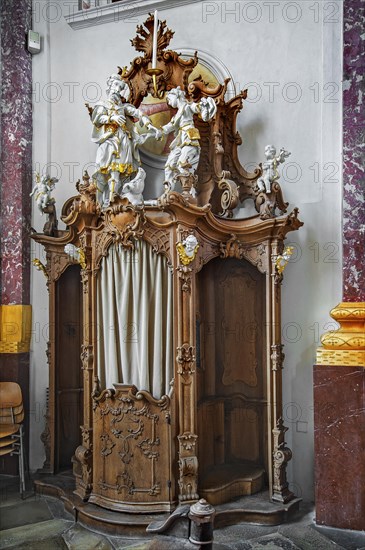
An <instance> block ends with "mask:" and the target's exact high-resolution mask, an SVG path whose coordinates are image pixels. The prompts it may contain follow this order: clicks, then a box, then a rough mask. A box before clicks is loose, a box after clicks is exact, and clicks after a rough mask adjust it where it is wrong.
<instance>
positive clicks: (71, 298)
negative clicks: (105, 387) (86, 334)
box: [55, 265, 82, 471]
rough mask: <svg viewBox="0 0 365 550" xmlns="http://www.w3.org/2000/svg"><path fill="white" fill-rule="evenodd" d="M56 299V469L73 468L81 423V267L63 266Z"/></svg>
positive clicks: (79, 438)
mask: <svg viewBox="0 0 365 550" xmlns="http://www.w3.org/2000/svg"><path fill="white" fill-rule="evenodd" d="M56 292H57V300H56V461H55V463H56V471H60V470H64V469H69V468H71V467H72V464H71V457H72V456H73V454H74V452H75V449H76V447H77V446H78V445H79V444H80V440H81V437H80V425H81V424H82V371H81V360H80V352H81V343H82V287H81V280H80V268H79V266H76V265H73V266H70V267H68V268H67V269H66V271H65V272H64V273H63V274H62V276H61V277H60V279H59V280H58V282H57V290H56Z"/></svg>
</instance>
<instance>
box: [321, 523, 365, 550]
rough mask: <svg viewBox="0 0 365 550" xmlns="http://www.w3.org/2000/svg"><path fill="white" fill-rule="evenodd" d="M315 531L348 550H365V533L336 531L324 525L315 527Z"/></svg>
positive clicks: (344, 530) (346, 530)
mask: <svg viewBox="0 0 365 550" xmlns="http://www.w3.org/2000/svg"><path fill="white" fill-rule="evenodd" d="M312 527H313V529H314V530H315V531H318V532H319V533H321V534H322V535H323V536H325V537H327V538H329V539H331V540H333V541H334V542H335V543H336V544H339V545H340V546H342V547H343V548H346V550H365V532H364V531H351V530H350V529H335V528H334V527H325V526H324V525H313V526H312Z"/></svg>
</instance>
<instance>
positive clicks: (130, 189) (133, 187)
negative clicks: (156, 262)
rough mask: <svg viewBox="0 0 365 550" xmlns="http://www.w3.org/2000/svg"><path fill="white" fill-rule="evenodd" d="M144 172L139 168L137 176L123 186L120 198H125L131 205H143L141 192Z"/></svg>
mask: <svg viewBox="0 0 365 550" xmlns="http://www.w3.org/2000/svg"><path fill="white" fill-rule="evenodd" d="M145 179H146V172H145V171H144V170H143V168H141V167H139V168H138V172H137V175H136V176H135V177H134V178H133V179H132V180H131V181H128V182H127V183H125V184H124V185H123V188H122V197H126V198H127V199H128V200H129V202H131V203H132V204H143V195H142V193H143V190H144V180H145Z"/></svg>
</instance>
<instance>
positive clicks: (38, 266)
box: [32, 258, 48, 280]
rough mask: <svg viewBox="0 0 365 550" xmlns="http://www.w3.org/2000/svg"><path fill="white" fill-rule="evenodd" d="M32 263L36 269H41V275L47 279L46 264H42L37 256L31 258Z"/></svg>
mask: <svg viewBox="0 0 365 550" xmlns="http://www.w3.org/2000/svg"><path fill="white" fill-rule="evenodd" d="M32 264H33V265H34V266H35V267H36V268H37V270H38V271H42V273H43V275H44V276H45V278H46V279H47V280H48V273H47V269H46V266H45V265H44V264H42V262H41V261H40V259H39V258H34V260H32Z"/></svg>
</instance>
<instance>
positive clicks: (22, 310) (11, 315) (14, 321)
mask: <svg viewBox="0 0 365 550" xmlns="http://www.w3.org/2000/svg"><path fill="white" fill-rule="evenodd" d="M31 328H32V306H29V305H21V304H11V305H1V306H0V353H26V352H29V346H30V337H31V333H32V331H31Z"/></svg>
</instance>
